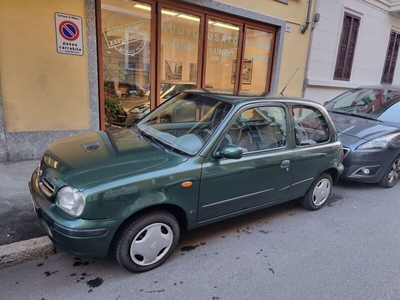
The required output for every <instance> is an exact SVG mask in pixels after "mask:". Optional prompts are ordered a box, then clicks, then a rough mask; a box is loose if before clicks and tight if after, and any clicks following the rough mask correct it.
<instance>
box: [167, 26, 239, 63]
mask: <svg viewBox="0 0 400 300" xmlns="http://www.w3.org/2000/svg"><path fill="white" fill-rule="evenodd" d="M162 30H163V32H166V33H171V34H174V35H180V36H189V37H194V38H198V37H199V31H198V30H197V29H191V28H184V27H177V26H174V25H171V24H162ZM208 40H209V41H214V42H221V43H225V44H233V45H235V46H237V44H238V38H237V37H232V36H230V35H225V34H220V33H215V32H208ZM161 46H162V47H164V48H172V49H176V50H185V51H193V52H194V51H197V49H198V47H197V43H188V42H181V41H171V40H163V41H161ZM209 52H210V54H213V55H220V56H228V57H234V56H235V51H234V50H232V49H224V48H218V47H209Z"/></svg>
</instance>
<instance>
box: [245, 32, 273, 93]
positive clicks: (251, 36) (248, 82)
mask: <svg viewBox="0 0 400 300" xmlns="http://www.w3.org/2000/svg"><path fill="white" fill-rule="evenodd" d="M272 37H273V35H272V34H271V33H268V32H265V31H260V30H255V29H249V28H247V29H246V43H245V50H244V60H243V62H242V64H243V65H242V86H241V89H240V94H242V95H243V94H252V95H255V94H259V95H261V94H264V93H265V92H266V91H267V87H266V84H267V76H268V71H269V68H268V62H269V59H270V50H271V43H272Z"/></svg>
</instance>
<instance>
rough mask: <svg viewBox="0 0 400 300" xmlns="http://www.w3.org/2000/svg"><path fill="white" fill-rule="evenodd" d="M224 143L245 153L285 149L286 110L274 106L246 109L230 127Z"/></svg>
mask: <svg viewBox="0 0 400 300" xmlns="http://www.w3.org/2000/svg"><path fill="white" fill-rule="evenodd" d="M224 142H225V143H229V144H234V145H237V146H239V147H241V148H242V149H243V153H248V152H255V151H262V150H270V149H275V148H281V147H285V146H286V116H285V111H284V109H283V108H282V107H272V106H271V107H256V108H250V109H246V110H245V111H243V112H242V113H241V114H240V115H239V116H238V117H237V118H236V119H235V121H234V123H233V124H232V125H231V126H230V128H229V130H228V131H227V134H226V135H225V137H224V141H223V143H224ZM220 147H221V146H220ZM221 148H222V147H221Z"/></svg>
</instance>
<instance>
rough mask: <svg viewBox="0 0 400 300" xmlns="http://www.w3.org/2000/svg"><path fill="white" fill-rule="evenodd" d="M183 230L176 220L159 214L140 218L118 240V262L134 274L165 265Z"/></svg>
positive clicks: (116, 255)
mask: <svg viewBox="0 0 400 300" xmlns="http://www.w3.org/2000/svg"><path fill="white" fill-rule="evenodd" d="M179 236H180V227H179V223H178V221H177V220H176V218H175V217H174V216H173V215H172V214H170V213H168V212H166V211H157V212H150V213H146V214H143V215H141V216H140V217H138V218H137V219H135V220H134V221H133V222H131V223H130V224H128V225H127V226H126V227H125V228H124V229H123V230H122V231H121V233H120V234H119V235H118V236H117V238H116V243H115V249H114V251H115V257H116V259H117V261H118V263H119V264H120V265H121V266H122V267H124V268H125V269H127V270H128V271H131V272H134V273H140V272H146V271H150V270H152V269H155V268H157V267H158V266H160V265H161V264H162V263H164V262H165V261H166V260H167V259H168V257H169V256H170V255H171V254H172V252H173V251H174V249H175V247H176V245H177V244H178V241H179Z"/></svg>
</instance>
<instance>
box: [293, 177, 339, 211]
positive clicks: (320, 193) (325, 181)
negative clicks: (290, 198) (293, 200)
mask: <svg viewBox="0 0 400 300" xmlns="http://www.w3.org/2000/svg"><path fill="white" fill-rule="evenodd" d="M332 185H333V183H332V176H331V175H330V174H328V173H323V174H321V175H319V176H318V178H317V179H315V181H314V182H313V184H312V185H311V186H310V188H309V189H308V191H307V193H306V195H305V196H304V197H303V198H302V199H301V201H300V204H301V205H302V206H303V207H304V208H306V209H308V210H317V209H320V208H321V207H322V206H324V204H325V203H326V201H327V200H328V197H329V195H330V194H331V191H332Z"/></svg>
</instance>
